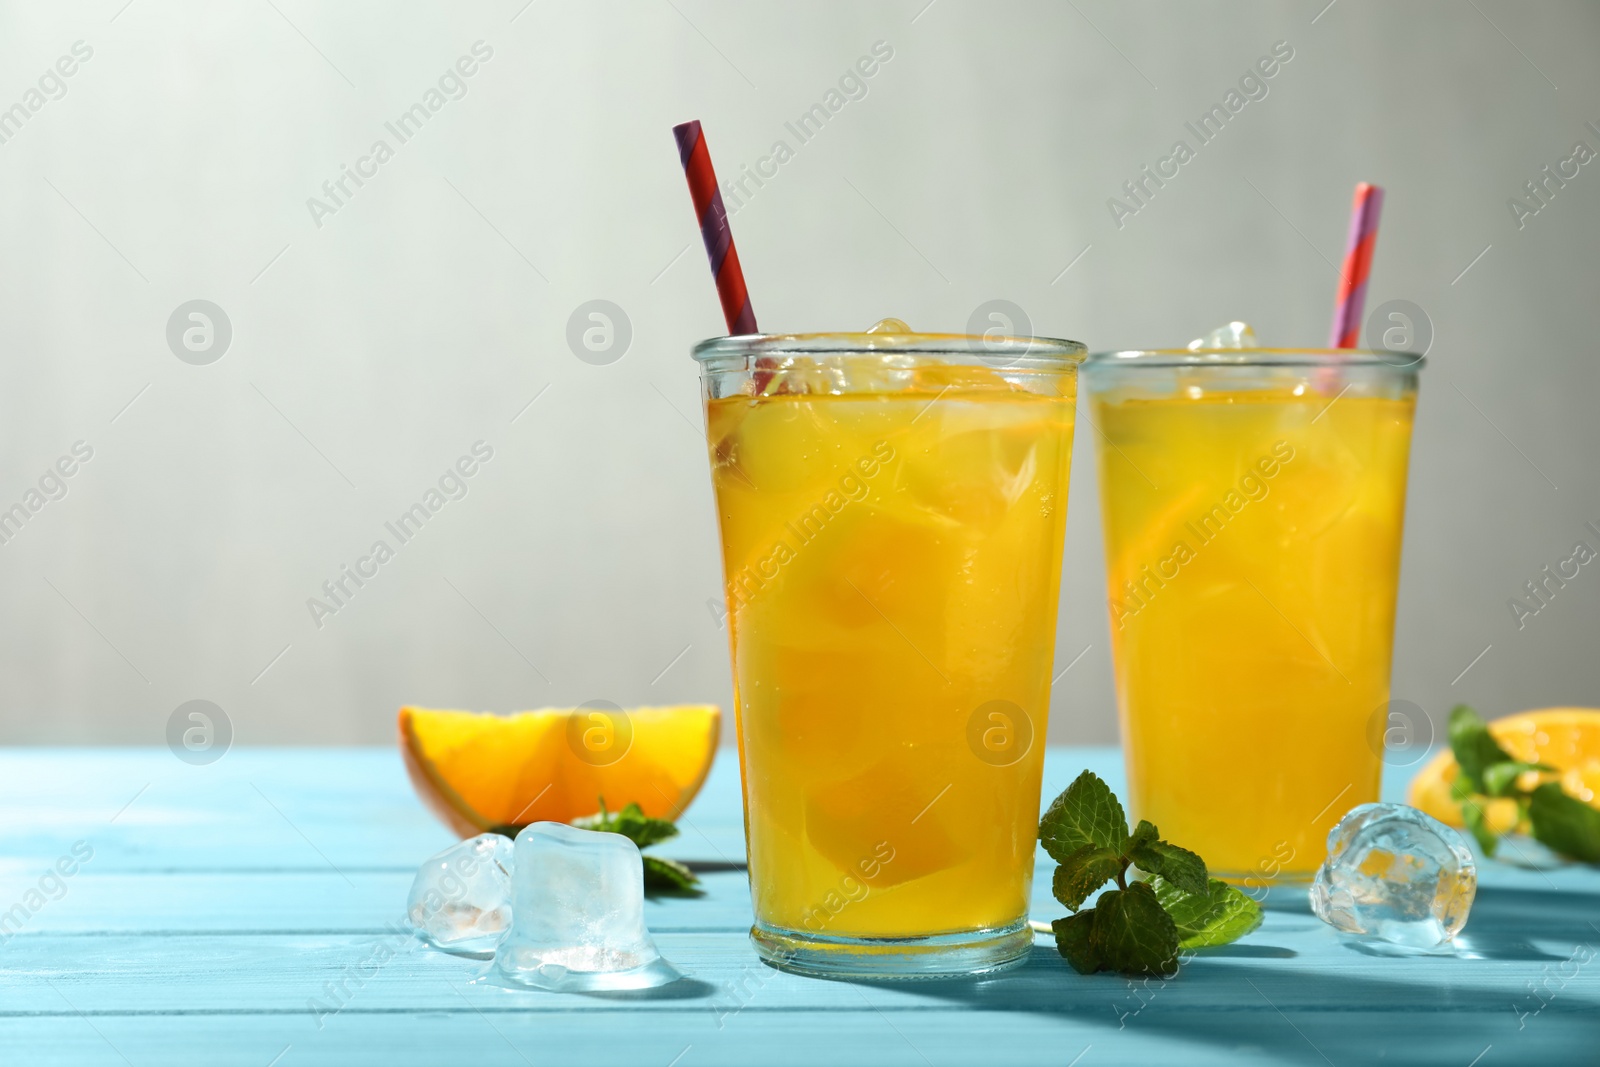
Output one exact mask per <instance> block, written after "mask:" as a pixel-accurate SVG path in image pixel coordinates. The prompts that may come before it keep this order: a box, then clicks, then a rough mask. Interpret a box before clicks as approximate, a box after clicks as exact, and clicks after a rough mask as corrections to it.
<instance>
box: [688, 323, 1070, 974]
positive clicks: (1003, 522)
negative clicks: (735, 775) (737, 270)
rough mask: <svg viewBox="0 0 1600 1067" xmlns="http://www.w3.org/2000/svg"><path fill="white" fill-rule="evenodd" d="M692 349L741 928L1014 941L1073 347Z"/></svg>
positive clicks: (1025, 861)
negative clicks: (742, 838)
mask: <svg viewBox="0 0 1600 1067" xmlns="http://www.w3.org/2000/svg"><path fill="white" fill-rule="evenodd" d="M695 357H696V358H697V359H698V360H700V363H701V370H702V379H701V381H702V385H703V393H704V398H705V410H706V427H707V435H706V436H707V441H708V443H709V446H710V453H711V472H712V483H713V487H714V489H715V492H716V503H717V514H718V518H719V520H720V525H721V533H722V557H723V566H724V574H725V578H726V595H727V620H728V624H729V630H730V646H731V650H732V658H733V674H734V696H735V702H736V704H737V708H738V724H739V758H740V766H741V769H742V771H743V780H744V804H745V835H746V840H747V843H748V849H749V862H750V891H751V896H752V900H753V903H754V905H755V920H756V921H755V926H754V928H753V929H752V930H751V938H752V940H753V941H754V942H755V946H756V949H757V951H758V953H759V954H760V955H761V956H762V957H763V958H764V959H766V960H767V961H769V962H771V963H774V964H776V965H778V966H780V967H786V968H789V969H793V970H797V971H802V972H810V973H815V974H828V975H855V976H865V977H894V976H931V975H948V974H970V973H977V972H982V971H987V970H993V969H996V968H999V967H1003V966H1006V965H1008V964H1011V963H1014V962H1016V961H1018V960H1020V959H1021V958H1023V957H1024V956H1025V955H1026V954H1027V953H1028V951H1029V949H1030V946H1031V944H1032V936H1031V934H1030V933H1029V930H1028V928H1027V908H1028V899H1029V891H1030V887H1031V882H1032V877H1033V856H1034V842H1035V837H1036V833H1037V825H1038V818H1039V786H1040V775H1041V770H1042V763H1043V742H1044V734H1045V724H1046V718H1047V713H1048V708H1049V694H1050V677H1051V676H1050V668H1051V662H1052V657H1053V654H1054V648H1055V626H1056V605H1057V596H1058V591H1059V587H1060V579H1061V551H1062V533H1063V529H1064V526H1065V523H1066V505H1067V476H1068V471H1069V467H1070V465H1071V456H1072V427H1073V413H1074V407H1075V400H1076V396H1077V390H1076V370H1077V364H1078V362H1079V361H1080V360H1082V358H1083V347H1082V346H1081V345H1079V344H1077V343H1076V342H1072V341H1057V340H1049V339H1040V338H1006V339H997V338H983V337H965V336H947V335H924V334H912V333H866V334H810V335H800V336H750V337H726V338H716V339H714V340H710V341H705V342H702V343H701V344H700V345H698V346H697V347H696V348H695Z"/></svg>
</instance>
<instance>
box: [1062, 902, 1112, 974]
mask: <svg viewBox="0 0 1600 1067" xmlns="http://www.w3.org/2000/svg"><path fill="white" fill-rule="evenodd" d="M1050 929H1051V930H1052V931H1054V932H1055V935H1056V951H1057V952H1059V953H1061V955H1062V957H1063V958H1065V959H1066V961H1067V962H1068V963H1070V964H1072V969H1073V970H1075V971H1077V972H1078V973H1079V974H1093V973H1094V972H1096V971H1098V970H1100V969H1101V968H1102V967H1103V966H1104V964H1103V963H1102V962H1101V961H1100V955H1099V953H1097V952H1095V950H1094V945H1093V944H1092V943H1091V942H1092V941H1093V932H1094V909H1093V908H1090V909H1089V910H1088V911H1080V912H1078V914H1076V915H1068V916H1067V917H1066V918H1064V919H1057V920H1056V921H1055V922H1053V923H1051V924H1050Z"/></svg>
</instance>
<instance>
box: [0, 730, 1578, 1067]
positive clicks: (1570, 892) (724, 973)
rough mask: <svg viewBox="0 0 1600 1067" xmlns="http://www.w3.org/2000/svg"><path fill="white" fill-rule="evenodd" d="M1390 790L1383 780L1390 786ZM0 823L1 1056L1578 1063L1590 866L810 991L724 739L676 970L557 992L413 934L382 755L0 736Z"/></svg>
mask: <svg viewBox="0 0 1600 1067" xmlns="http://www.w3.org/2000/svg"><path fill="white" fill-rule="evenodd" d="M1085 766H1087V767H1090V768H1092V769H1094V770H1095V771H1097V772H1098V773H1099V774H1101V775H1102V776H1103V777H1105V778H1106V779H1107V781H1109V782H1110V783H1111V784H1112V786H1113V788H1119V787H1120V785H1121V781H1122V773H1121V768H1120V761H1119V759H1118V755H1117V752H1116V751H1115V750H1114V749H1103V748H1102V749H1052V750H1050V752H1049V754H1048V757H1047V760H1046V773H1045V791H1046V796H1047V797H1049V796H1054V795H1055V793H1056V792H1058V791H1059V790H1060V789H1062V788H1063V787H1065V785H1066V784H1067V783H1068V782H1069V781H1070V780H1071V779H1072V778H1073V777H1075V776H1076V775H1077V774H1078V772H1079V771H1081V770H1082V769H1083V768H1084V767H1085ZM1405 775H1406V772H1405V771H1400V772H1399V773H1391V774H1390V782H1389V783H1388V790H1389V791H1390V793H1391V794H1398V791H1399V790H1400V788H1401V787H1402V786H1403V780H1404V777H1405ZM0 811H3V813H4V818H3V820H0V908H4V909H6V910H5V911H4V912H0V923H3V925H0V1063H6V1064H33V1063H72V1064H132V1065H143V1064H155V1063H162V1064H168V1063H188V1062H195V1063H205V1064H208V1065H229V1064H239V1065H248V1067H267V1065H269V1064H270V1065H273V1067H300V1065H304V1064H324V1063H325V1064H349V1063H366V1062H373V1063H384V1064H398V1063H427V1064H433V1063H470V1064H472V1065H474V1067H488V1065H491V1064H507V1065H513V1067H515V1065H519V1064H540V1065H543V1064H547V1063H595V1064H601V1063H605V1064H611V1063H615V1064H628V1065H640V1064H643V1065H654V1067H669V1065H670V1067H695V1065H699V1064H714V1063H716V1064H739V1065H743V1064H750V1063H757V1062H760V1063H805V1064H817V1063H829V1064H850V1063H862V1064H872V1065H874V1067H890V1065H898V1064H906V1065H912V1067H922V1065H934V1064H962V1065H966V1064H972V1063H979V1062H981V1063H985V1064H1000V1063H1013V1062H1015V1063H1050V1064H1058V1065H1068V1064H1072V1065H1081V1067H1095V1065H1097V1064H1109V1063H1152V1062H1157V1061H1170V1062H1173V1063H1184V1064H1211V1063H1216V1064H1230V1065H1232V1064H1244V1063H1269V1062H1272V1063H1278V1062H1296V1063H1300V1062H1303V1063H1324V1062H1326V1063H1331V1064H1346V1063H1371V1062H1373V1061H1376V1060H1380V1059H1384V1060H1388V1061H1392V1062H1399V1063H1438V1064H1448V1065H1450V1067H1469V1065H1472V1064H1477V1065H1481V1067H1495V1065H1497V1064H1504V1063H1533V1062H1536V1061H1539V1060H1544V1061H1546V1062H1550V1063H1573V1062H1594V1061H1595V1059H1596V1057H1597V1056H1600V1053H1597V1051H1596V1042H1595V1039H1596V1038H1597V1037H1600V964H1594V963H1593V962H1592V961H1593V957H1594V956H1595V954H1596V948H1595V946H1596V945H1597V944H1600V925H1597V924H1600V871H1596V870H1594V869H1592V868H1583V867H1566V868H1562V869H1559V870H1553V871H1543V872H1540V871H1527V870H1520V869H1517V868H1512V867H1507V866H1505V865H1502V864H1498V863H1493V862H1489V863H1484V864H1483V865H1482V866H1481V867H1480V875H1481V882H1480V887H1479V890H1478V898H1477V903H1476V906H1475V907H1474V909H1473V912H1472V918H1471V921H1470V922H1469V924H1468V926H1467V931H1466V933H1465V934H1464V935H1463V937H1462V951H1461V952H1460V954H1458V955H1457V956H1454V957H1450V958H1437V957H1434V958H1409V959H1395V958H1387V957H1379V956H1374V955H1369V954H1366V953H1364V952H1362V951H1360V950H1359V949H1358V948H1356V947H1355V946H1353V945H1351V944H1348V943H1346V942H1343V941H1341V940H1340V938H1339V937H1338V936H1337V935H1336V934H1334V932H1333V931H1332V930H1331V929H1329V928H1327V927H1325V926H1323V925H1322V924H1321V923H1319V922H1318V921H1317V920H1316V919H1315V918H1313V917H1312V916H1311V914H1310V912H1309V911H1308V910H1307V909H1306V908H1305V906H1304V903H1303V897H1301V898H1300V899H1299V901H1298V902H1297V901H1296V900H1294V899H1292V898H1291V899H1289V900H1285V901H1284V902H1283V903H1282V904H1281V905H1279V904H1276V903H1274V904H1273V905H1272V906H1270V907H1269V909H1268V913H1267V918H1266V922H1265V924H1264V925H1263V926H1262V928H1261V929H1260V930H1259V931H1257V932H1256V933H1255V934H1254V935H1252V936H1251V937H1249V938H1248V939H1246V940H1245V941H1244V942H1242V943H1240V944H1237V945H1233V946H1229V947H1227V948H1223V949H1218V950H1214V951H1211V952H1209V953H1207V954H1203V955H1200V956H1197V957H1196V958H1195V959H1194V960H1193V961H1192V962H1190V963H1189V964H1187V965H1186V966H1185V967H1184V969H1183V971H1182V973H1181V974H1180V975H1179V977H1178V978H1176V979H1174V980H1172V981H1169V982H1165V983H1162V982H1154V981H1152V982H1149V983H1132V982H1129V981H1127V980H1126V979H1123V978H1120V977H1116V976H1110V975H1098V976H1095V977H1091V978H1084V977H1080V976H1078V975H1076V974H1074V973H1072V972H1071V971H1070V970H1069V969H1068V968H1067V967H1066V965H1065V963H1064V962H1063V961H1062V960H1061V959H1060V957H1059V956H1057V955H1056V952H1055V949H1054V947H1053V946H1052V945H1047V944H1045V939H1043V938H1041V939H1040V941H1039V944H1038V945H1037V946H1036V947H1035V949H1034V953H1033V957H1032V958H1031V959H1030V960H1029V961H1028V962H1027V963H1026V964H1025V965H1024V966H1022V967H1020V968H1017V969H1015V970H1012V971H1009V972H1006V973H1004V974H1002V975H1000V976H997V977H994V978H989V979H986V980H981V981H979V980H968V981H954V982H930V983H899V984H873V983H847V982H830V981H818V980H814V979H806V978H800V977H796V976H793V975H788V974H781V973H778V972H776V971H773V970H771V969H769V968H767V967H765V966H763V965H762V964H760V963H758V962H757V960H756V957H755V955H754V953H753V952H752V951H751V948H750V945H749V942H748V940H747V936H746V934H747V930H748V928H749V925H750V918H751V917H750V902H749V896H748V892H747V886H746V880H745V875H744V873H743V871H742V869H741V868H740V863H741V861H742V859H743V855H744V841H743V833H742V825H741V818H740V805H739V787H738V766H737V762H736V759H735V757H734V754H733V753H732V751H730V750H724V751H723V752H722V753H721V756H720V758H719V760H718V762H717V765H716V767H715V769H714V771H713V773H712V776H711V778H710V780H709V781H708V783H707V785H706V788H705V790H704V792H703V793H702V794H701V796H700V798H699V799H698V800H697V801H696V802H695V804H694V805H693V807H692V808H691V809H690V810H689V812H688V813H687V816H686V818H684V819H683V820H682V822H681V825H682V827H683V831H684V832H683V835H682V837H680V838H679V839H677V840H675V841H672V842H669V843H668V844H666V845H663V846H660V851H661V852H662V853H663V854H667V855H673V856H676V857H679V858H682V859H685V860H690V861H701V862H705V863H707V864H708V865H709V866H710V867H712V868H713V869H711V870H709V871H708V872H707V873H706V874H705V876H704V877H705V883H706V888H707V892H706V894H705V895H704V896H703V897H701V898H697V899H660V900H652V901H650V902H649V903H648V904H647V905H646V907H647V919H648V921H649V923H650V926H651V929H652V930H653V931H654V933H655V935H656V939H657V941H658V943H659V944H660V946H661V949H662V951H663V953H664V954H665V955H666V956H667V958H668V959H670V960H672V961H673V962H674V963H676V964H677V965H678V966H679V967H680V968H681V969H682V970H683V971H684V972H685V974H686V975H687V976H688V978H687V979H686V980H684V981H680V982H677V983H675V984H674V985H672V986H669V987H666V988H664V989H660V990H655V991H651V992H650V993H648V994H610V995H598V996H578V995H566V994H552V993H541V992H534V991H526V992H524V991H513V990H507V989H504V988H500V987H497V986H492V985H488V984H485V983H481V982H474V979H475V978H477V977H478V976H479V974H480V973H481V971H482V969H483V967H484V964H483V963H481V962H478V961H474V960H469V959H462V958H458V957H454V956H450V955H446V954H443V953H439V952H436V951H432V950H429V949H427V948H425V947H423V946H421V945H420V943H419V942H417V941H416V940H415V939H414V938H411V937H409V936H408V934H407V933H406V931H405V929H404V928H403V926H402V925H401V924H402V920H403V913H404V901H405V896H406V891H407V889H408V888H409V886H410V882H411V877H412V874H413V872H414V871H415V869H416V867H417V865H418V863H420V862H421V861H422V860H423V859H424V858H425V857H427V856H428V855H429V854H430V853H432V852H434V851H436V850H438V849H439V848H442V847H444V846H446V845H448V844H449V843H450V842H451V840H452V838H451V837H450V835H449V834H448V833H447V832H446V831H445V830H444V829H443V828H442V827H440V826H439V825H438V824H436V823H435V822H434V821H433V820H432V819H431V818H430V817H429V816H428V815H427V814H426V813H425V812H424V810H423V809H422V807H421V806H420V804H419V803H418V802H417V800H416V798H415V797H414V796H413V794H412V791H411V787H410V785H409V784H408V783H407V781H406V777H405V774H404V772H403V770H402V769H401V765H400V761H399V758H398V756H397V755H396V753H394V752H392V751H389V750H384V749H235V750H234V751H232V752H229V753H228V754H227V755H226V756H225V757H223V759H222V760H221V761H219V762H217V763H215V764H212V765H210V766H205V767H191V766H188V765H186V764H183V763H180V762H179V761H178V760H176V759H174V758H173V756H172V754H171V753H170V752H168V751H166V750H165V749H161V750H128V749H123V750H99V749H94V750H81V749H80V750H57V749H31V750H30V749H10V750H0ZM75 849H76V854H75V853H74V850H75ZM91 850H92V858H89V859H87V860H82V857H83V856H84V854H85V853H88V852H90V851H91ZM63 858H65V860H66V861H67V862H65V863H62V864H61V865H60V867H59V868H58V867H57V864H58V861H61V860H63ZM80 860H82V862H78V861H80ZM1049 869H1050V868H1049V860H1048V859H1047V858H1045V857H1043V854H1042V853H1041V866H1040V871H1041V874H1042V875H1043V876H1042V877H1039V878H1036V879H1035V882H1036V890H1035V895H1034V908H1035V911H1034V916H1035V917H1036V918H1045V919H1048V918H1051V917H1054V916H1056V915H1059V914H1061V909H1060V907H1059V906H1058V905H1056V904H1055V903H1054V902H1053V901H1052V900H1051V899H1050V897H1049V884H1050V879H1049V877H1048V871H1049ZM52 870H54V871H56V872H57V873H56V874H55V875H53V876H52V875H51V874H50V873H49V872H51V871H52ZM60 870H71V871H72V872H73V873H72V874H71V875H70V877H64V876H62V875H61V874H60V873H59V872H60ZM19 907H20V909H21V910H20V911H19V910H18V908H19ZM7 920H9V921H7Z"/></svg>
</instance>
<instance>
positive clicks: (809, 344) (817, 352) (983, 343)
mask: <svg viewBox="0 0 1600 1067" xmlns="http://www.w3.org/2000/svg"><path fill="white" fill-rule="evenodd" d="M691 354H692V355H693V356H694V358H695V359H696V360H697V361H699V362H700V363H702V364H704V363H710V362H712V361H713V360H719V359H726V358H739V359H742V358H746V357H749V356H800V357H813V356H849V355H872V354H880V355H907V356H922V357H931V358H950V357H955V358H961V357H968V356H970V357H973V358H976V359H983V360H987V361H990V362H994V361H1004V362H1005V363H1007V364H1011V363H1013V362H1014V361H1025V362H1027V363H1031V364H1036V365H1040V364H1042V365H1044V366H1058V367H1061V368H1062V369H1065V368H1068V367H1075V366H1077V365H1078V364H1080V363H1082V362H1083V361H1084V360H1085V359H1087V358H1088V348H1087V347H1085V346H1084V345H1083V344H1082V343H1081V342H1079V341H1069V340H1067V339H1066V338H1063V337H1010V336H1006V337H986V336H981V335H977V334H965V333H849V332H840V333H750V334H733V335H731V336H724V337H708V338H706V339H705V340H704V341H701V342H700V343H699V344H697V345H695V346H694V348H693V349H692V350H691Z"/></svg>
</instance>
